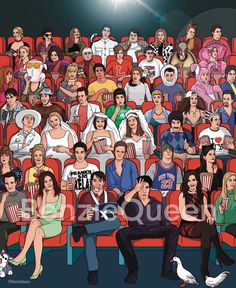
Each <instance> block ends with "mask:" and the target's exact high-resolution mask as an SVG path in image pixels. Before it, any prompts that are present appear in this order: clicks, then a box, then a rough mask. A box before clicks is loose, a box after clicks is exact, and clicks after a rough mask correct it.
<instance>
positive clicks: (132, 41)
mask: <svg viewBox="0 0 236 288" xmlns="http://www.w3.org/2000/svg"><path fill="white" fill-rule="evenodd" d="M138 37H139V30H138V29H136V28H132V29H131V30H130V31H129V39H128V40H127V41H124V42H121V43H120V44H119V45H121V46H122V47H123V48H124V49H125V52H126V54H127V55H130V56H131V57H132V58H133V65H134V66H136V65H137V63H138V60H137V56H139V55H143V52H144V47H146V46H148V43H147V42H146V41H145V40H139V39H138ZM136 53H137V55H136Z"/></svg>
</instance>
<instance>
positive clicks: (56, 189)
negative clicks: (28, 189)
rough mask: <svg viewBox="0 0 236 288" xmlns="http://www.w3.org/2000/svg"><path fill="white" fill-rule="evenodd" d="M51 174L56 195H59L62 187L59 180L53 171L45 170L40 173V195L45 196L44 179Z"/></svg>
mask: <svg viewBox="0 0 236 288" xmlns="http://www.w3.org/2000/svg"><path fill="white" fill-rule="evenodd" d="M47 176H49V177H50V178H51V179H52V182H53V189H54V192H55V193H54V196H57V195H59V194H60V193H61V189H60V187H59V185H58V183H57V180H56V178H55V176H54V174H53V173H52V172H51V171H44V172H42V173H40V175H39V194H38V197H41V198H42V197H43V189H44V188H45V186H44V179H45V178H46V177H47Z"/></svg>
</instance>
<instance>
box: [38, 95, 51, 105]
mask: <svg viewBox="0 0 236 288" xmlns="http://www.w3.org/2000/svg"><path fill="white" fill-rule="evenodd" d="M40 100H41V102H42V104H43V106H44V105H47V104H48V103H49V102H50V96H49V95H48V94H40Z"/></svg>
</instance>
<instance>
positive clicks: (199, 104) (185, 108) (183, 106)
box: [178, 94, 206, 113]
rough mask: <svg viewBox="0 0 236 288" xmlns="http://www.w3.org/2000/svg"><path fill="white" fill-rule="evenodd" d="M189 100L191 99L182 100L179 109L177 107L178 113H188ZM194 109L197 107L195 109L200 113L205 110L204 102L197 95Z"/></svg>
mask: <svg viewBox="0 0 236 288" xmlns="http://www.w3.org/2000/svg"><path fill="white" fill-rule="evenodd" d="M196 95H197V94H196ZM190 98H191V97H187V98H184V99H183V100H182V101H181V102H180V104H179V107H178V111H180V112H181V113H183V112H185V113H187V112H189V111H190ZM196 107H197V109H199V110H202V111H205V110H206V104H205V101H204V100H203V99H202V98H201V97H200V96H198V95H197V106H196Z"/></svg>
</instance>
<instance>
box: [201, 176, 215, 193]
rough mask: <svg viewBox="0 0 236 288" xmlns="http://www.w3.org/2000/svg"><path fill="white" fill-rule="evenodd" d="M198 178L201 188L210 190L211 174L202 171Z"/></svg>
mask: <svg viewBox="0 0 236 288" xmlns="http://www.w3.org/2000/svg"><path fill="white" fill-rule="evenodd" d="M200 180H201V184H202V190H204V191H205V190H206V189H207V190H206V191H211V186H212V181H213V174H212V173H208V172H203V173H201V174H200Z"/></svg>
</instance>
